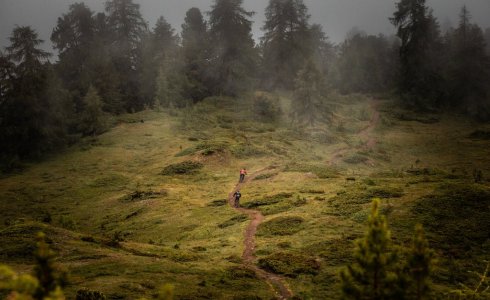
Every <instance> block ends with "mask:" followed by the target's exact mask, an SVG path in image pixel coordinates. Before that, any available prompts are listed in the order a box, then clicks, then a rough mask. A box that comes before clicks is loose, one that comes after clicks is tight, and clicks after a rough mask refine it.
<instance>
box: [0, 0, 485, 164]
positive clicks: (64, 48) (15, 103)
mask: <svg viewBox="0 0 490 300" xmlns="http://www.w3.org/2000/svg"><path fill="white" fill-rule="evenodd" d="M265 15H266V21H265V23H264V25H263V27H262V29H263V37H262V38H261V39H260V42H259V43H255V41H254V39H253V38H252V34H251V25H252V21H251V17H252V16H253V12H249V11H246V10H245V9H244V8H243V7H242V0H215V1H214V4H213V5H212V7H211V8H210V11H209V12H207V13H203V12H201V11H200V10H199V9H197V8H191V9H189V10H188V11H187V14H186V16H185V22H184V24H182V30H181V34H180V35H178V34H176V32H175V29H174V28H172V27H171V25H170V24H169V23H167V21H166V20H165V19H164V17H160V18H159V19H158V21H157V22H156V24H155V25H154V26H153V27H151V26H149V25H148V23H147V22H146V21H145V20H144V19H143V17H142V15H141V13H140V11H139V5H138V4H135V3H133V1H132V0H109V1H107V2H106V4H105V12H93V11H91V10H90V9H89V8H88V7H87V6H86V5H85V4H84V3H75V4H73V5H71V6H70V8H69V10H68V11H67V12H66V13H65V14H63V15H62V16H60V17H59V18H58V21H57V24H56V27H55V28H54V29H53V31H52V35H51V41H52V43H53V45H54V48H55V50H56V51H57V52H58V59H57V61H56V63H52V62H50V61H49V57H50V55H51V54H50V53H47V52H44V51H42V50H41V49H40V45H41V43H42V42H43V41H42V40H40V39H39V38H38V35H37V33H36V32H35V30H33V29H32V28H31V27H29V26H21V27H16V28H15V29H14V30H13V32H12V34H11V36H10V42H11V45H10V46H8V47H7V48H6V49H5V51H4V52H3V53H0V54H1V55H0V65H1V67H0V71H1V72H0V73H1V74H0V96H1V98H0V128H1V132H0V144H1V145H2V147H1V149H0V160H1V161H2V162H4V166H7V167H8V166H11V165H12V164H13V163H14V162H15V161H17V160H19V159H26V158H35V157H39V156H40V155H42V154H43V153H46V152H49V151H51V150H53V149H57V148H59V147H60V146H63V145H67V144H70V143H72V142H74V141H76V140H77V139H78V138H79V137H80V136H84V135H85V136H87V135H97V134H99V133H101V132H102V131H104V129H105V128H106V126H107V125H106V116H108V115H117V114H121V113H125V112H136V111H141V110H143V109H145V108H153V109H159V108H168V107H173V108H181V107H187V106H190V105H192V104H194V103H197V102H199V101H201V100H203V99H205V98H206V97H209V96H213V95H226V96H232V97H236V96H238V95H240V94H242V93H245V92H248V91H252V90H254V89H261V90H268V91H271V90H275V89H281V90H290V91H293V92H294V94H293V95H294V97H293V98H294V99H293V100H294V101H293V113H292V114H291V115H292V116H293V117H295V118H296V119H304V121H306V122H309V123H311V124H313V123H314V122H315V121H316V120H317V119H318V118H323V117H324V116H323V115H320V116H317V117H315V116H314V115H315V112H317V111H318V107H319V106H321V105H322V103H323V102H324V101H325V98H326V95H327V94H328V92H329V91H335V90H337V91H339V92H341V93H386V92H393V91H395V92H396V94H397V95H398V96H399V98H400V99H401V100H402V103H403V104H404V105H407V106H409V107H412V108H414V109H425V110H450V111H457V112H464V113H467V114H469V115H471V116H472V117H476V118H478V119H481V120H488V119H490V100H489V98H490V80H489V78H490V76H489V71H490V60H489V53H490V52H489V51H490V46H489V45H490V29H486V30H485V31H484V30H482V29H481V28H480V27H479V26H478V25H477V24H474V23H472V21H471V17H470V13H469V12H468V10H467V9H466V7H463V8H462V10H461V14H460V16H459V24H458V26H457V27H456V28H448V29H447V30H445V31H444V32H442V31H441V29H440V26H439V24H438V21H437V20H436V18H435V17H434V16H433V13H432V10H431V9H430V8H429V7H428V6H427V5H426V3H425V0H400V1H399V2H398V3H397V10H396V11H395V12H394V14H393V16H392V17H391V18H390V20H391V22H392V23H393V25H394V26H395V27H396V28H397V35H396V36H393V37H386V36H383V35H376V36H375V35H367V34H365V33H363V32H362V31H361V30H358V29H354V30H352V31H351V32H350V33H349V34H348V36H347V38H346V40H345V41H344V42H343V43H341V44H339V45H333V44H332V43H330V42H329V41H328V38H327V36H326V34H325V32H324V31H323V28H322V27H321V26H320V25H318V24H312V23H310V20H309V19H310V16H309V14H308V8H307V7H306V6H305V4H304V3H303V1H302V0H270V1H269V5H268V7H267V8H266V12H265ZM387 17H389V16H387Z"/></svg>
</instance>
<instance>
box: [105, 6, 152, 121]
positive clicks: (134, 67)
mask: <svg viewBox="0 0 490 300" xmlns="http://www.w3.org/2000/svg"><path fill="white" fill-rule="evenodd" d="M139 8H140V6H139V4H136V3H134V2H133V0H109V1H107V2H106V4H105V9H106V12H107V14H108V15H107V29H108V31H109V36H110V39H109V42H110V44H111V57H112V60H113V63H114V67H115V69H116V71H117V73H118V76H119V78H120V86H119V90H120V92H121V96H122V97H123V102H124V103H125V106H126V110H128V111H135V110H141V109H143V107H144V105H145V103H144V99H143V98H142V97H141V92H140V76H141V60H142V58H141V53H142V44H141V43H142V39H143V38H144V36H145V35H146V34H147V33H148V28H147V24H146V22H145V20H144V19H143V17H142V16H141V12H140V9H139Z"/></svg>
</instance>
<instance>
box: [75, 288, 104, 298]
mask: <svg viewBox="0 0 490 300" xmlns="http://www.w3.org/2000/svg"><path fill="white" fill-rule="evenodd" d="M75 299H76V300H105V299H107V298H106V296H105V295H104V294H103V293H101V292H99V291H92V290H89V289H82V290H78V291H77V296H76V298H75Z"/></svg>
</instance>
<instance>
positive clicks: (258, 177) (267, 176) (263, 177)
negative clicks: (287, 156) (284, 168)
mask: <svg viewBox="0 0 490 300" xmlns="http://www.w3.org/2000/svg"><path fill="white" fill-rule="evenodd" d="M276 175H277V173H266V174H260V175H258V176H256V177H255V178H254V180H264V179H269V178H271V177H274V176H276Z"/></svg>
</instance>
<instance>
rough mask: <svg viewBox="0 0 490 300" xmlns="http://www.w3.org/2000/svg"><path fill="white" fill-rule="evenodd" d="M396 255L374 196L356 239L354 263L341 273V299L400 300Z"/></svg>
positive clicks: (377, 200) (377, 201)
mask: <svg viewBox="0 0 490 300" xmlns="http://www.w3.org/2000/svg"><path fill="white" fill-rule="evenodd" d="M395 263H396V255H395V253H394V252H393V249H392V245H391V237H390V231H389V229H388V227H387V224H386V219H385V218H384V216H383V215H380V213H379V199H374V201H373V205H372V209H371V214H370V216H369V220H368V229H367V232H366V234H365V235H364V237H363V238H362V239H361V240H359V241H357V244H356V250H355V254H354V262H353V263H352V264H351V265H349V266H348V267H347V269H345V270H343V271H342V272H341V280H342V293H343V298H344V299H372V300H379V299H402V298H401V296H398V297H397V296H396V295H397V293H398V292H399V291H398V286H397V282H398V278H397V275H396V268H395Z"/></svg>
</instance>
